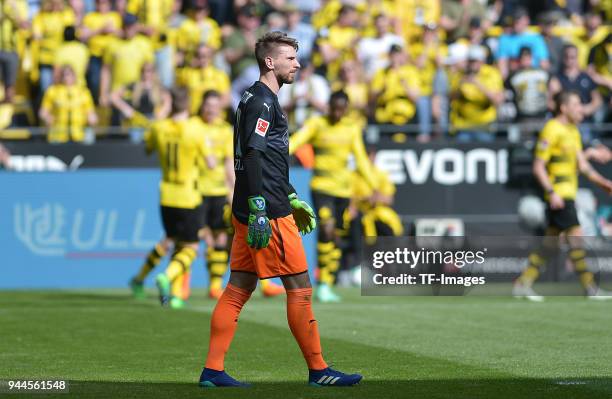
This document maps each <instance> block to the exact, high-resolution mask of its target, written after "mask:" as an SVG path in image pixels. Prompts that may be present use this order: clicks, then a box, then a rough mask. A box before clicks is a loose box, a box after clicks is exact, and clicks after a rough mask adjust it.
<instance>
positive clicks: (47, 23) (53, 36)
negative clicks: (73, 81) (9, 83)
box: [32, 0, 76, 92]
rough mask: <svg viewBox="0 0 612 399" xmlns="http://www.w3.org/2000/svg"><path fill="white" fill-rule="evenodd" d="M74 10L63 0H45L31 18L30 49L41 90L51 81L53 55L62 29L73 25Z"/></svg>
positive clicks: (60, 37)
mask: <svg viewBox="0 0 612 399" xmlns="http://www.w3.org/2000/svg"><path fill="white" fill-rule="evenodd" d="M75 22H76V18H75V15H74V12H73V11H72V10H71V9H70V8H68V7H66V6H65V4H64V1H63V0H45V1H43V3H42V11H41V12H39V13H38V14H36V15H35V16H34V18H33V19H32V38H33V39H34V40H33V42H32V51H33V53H35V54H36V59H37V62H38V69H39V86H40V89H41V92H44V91H45V90H46V89H47V87H49V86H50V85H51V84H52V83H53V57H54V56H55V51H56V50H57V49H58V47H59V46H60V45H61V44H62V42H63V39H64V29H65V28H66V27H67V26H71V25H74V24H75Z"/></svg>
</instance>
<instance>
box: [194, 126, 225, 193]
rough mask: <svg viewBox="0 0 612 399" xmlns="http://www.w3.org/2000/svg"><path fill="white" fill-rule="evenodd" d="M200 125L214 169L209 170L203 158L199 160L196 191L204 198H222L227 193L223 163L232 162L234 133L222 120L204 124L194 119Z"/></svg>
mask: <svg viewBox="0 0 612 399" xmlns="http://www.w3.org/2000/svg"><path fill="white" fill-rule="evenodd" d="M193 119H194V120H196V121H197V122H198V123H199V125H200V131H201V132H203V134H204V136H205V138H206V142H207V143H208V144H209V145H210V149H209V153H210V155H212V156H213V157H214V159H215V167H214V168H212V169H211V168H209V167H208V165H207V164H206V162H205V160H204V158H201V159H200V163H199V165H200V177H199V179H198V189H199V191H200V194H201V195H203V196H205V197H216V196H223V195H227V194H228V193H229V187H228V186H227V180H226V174H225V173H226V172H225V162H226V160H227V159H228V158H229V159H231V160H232V162H233V160H234V131H233V128H232V126H231V125H230V124H229V123H227V122H225V121H224V120H222V119H218V120H216V121H214V122H211V123H206V122H204V121H203V120H202V119H201V118H200V117H194V118H193Z"/></svg>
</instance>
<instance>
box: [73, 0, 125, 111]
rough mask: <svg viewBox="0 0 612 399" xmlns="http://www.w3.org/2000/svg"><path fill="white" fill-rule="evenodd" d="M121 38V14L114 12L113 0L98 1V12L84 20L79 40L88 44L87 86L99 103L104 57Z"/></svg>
mask: <svg viewBox="0 0 612 399" xmlns="http://www.w3.org/2000/svg"><path fill="white" fill-rule="evenodd" d="M120 36H121V14H119V13H118V12H116V11H112V3H111V0H96V11H94V12H90V13H88V14H86V15H85V17H84V18H83V25H82V26H81V28H80V30H79V38H80V39H81V40H82V41H84V42H85V43H87V45H88V47H89V52H90V53H91V57H90V59H89V67H88V68H87V86H88V87H89V90H91V94H92V95H93V96H94V99H95V100H96V101H97V100H98V98H99V96H100V73H101V71H102V57H103V56H104V53H105V52H106V49H107V48H108V47H109V46H110V45H111V44H112V43H113V42H114V41H115V40H117V38H118V37H120Z"/></svg>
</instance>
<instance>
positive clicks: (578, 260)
mask: <svg viewBox="0 0 612 399" xmlns="http://www.w3.org/2000/svg"><path fill="white" fill-rule="evenodd" d="M569 257H570V259H571V261H572V263H573V264H574V269H575V270H576V273H578V278H579V279H580V283H581V284H582V286H583V287H584V288H589V287H592V286H593V285H594V280H595V277H594V276H593V273H591V272H590V271H589V270H588V265H587V263H586V259H585V258H586V251H585V250H584V249H580V248H576V249H572V250H570V252H569Z"/></svg>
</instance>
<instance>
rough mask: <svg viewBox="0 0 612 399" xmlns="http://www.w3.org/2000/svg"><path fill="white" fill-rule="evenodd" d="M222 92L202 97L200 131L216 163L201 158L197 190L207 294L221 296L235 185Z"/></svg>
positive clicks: (208, 93)
mask: <svg viewBox="0 0 612 399" xmlns="http://www.w3.org/2000/svg"><path fill="white" fill-rule="evenodd" d="M222 113H223V106H222V98H221V93H219V92H218V91H214V90H211V91H207V92H206V93H205V94H204V97H203V99H202V108H201V112H200V116H201V118H200V117H196V118H195V119H197V120H198V121H199V124H200V127H199V129H200V131H202V133H203V134H204V135H205V136H206V137H207V139H208V140H207V141H208V142H209V143H210V145H211V149H210V152H211V155H212V156H213V157H214V159H215V166H214V167H213V168H210V167H209V166H208V165H207V164H206V163H205V162H204V159H201V160H200V161H201V162H200V176H199V178H198V190H199V192H200V195H202V207H201V223H200V224H201V225H202V227H203V229H202V230H201V231H200V238H202V239H203V240H204V241H205V242H206V267H207V268H208V276H209V291H208V296H209V297H211V298H215V299H218V298H219V297H220V296H221V294H222V293H223V289H222V287H221V284H222V278H223V275H224V274H225V271H226V270H227V262H228V257H229V256H228V238H229V234H228V230H229V228H230V226H231V218H230V209H231V208H230V206H231V205H230V204H231V199H232V196H233V194H234V193H233V189H234V180H235V177H234V150H233V140H234V132H233V128H232V126H231V125H230V124H229V123H227V122H226V121H224V120H223V118H222V117H221V115H222Z"/></svg>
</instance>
